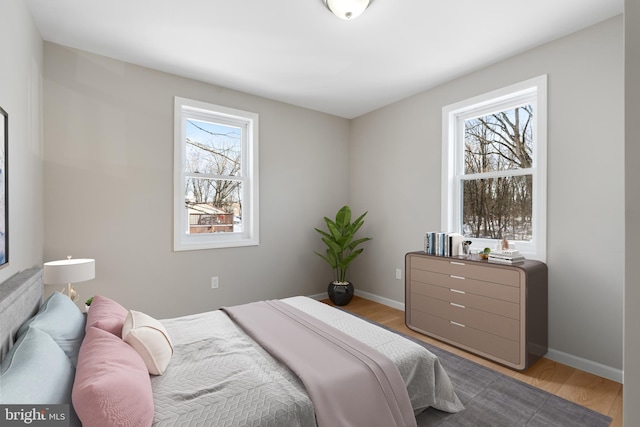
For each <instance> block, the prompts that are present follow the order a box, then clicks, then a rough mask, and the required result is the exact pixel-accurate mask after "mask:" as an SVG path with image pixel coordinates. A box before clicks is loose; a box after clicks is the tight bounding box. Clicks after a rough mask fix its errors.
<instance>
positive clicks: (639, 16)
mask: <svg viewBox="0 0 640 427" xmlns="http://www.w3.org/2000/svg"><path fill="white" fill-rule="evenodd" d="M639 24H640V4H638V2H637V1H635V0H627V1H625V9H624V30H625V39H624V41H625V45H624V48H625V84H624V88H625V160H626V162H625V202H626V218H625V237H626V241H625V247H626V250H625V294H624V297H625V298H624V300H625V310H624V318H625V329H624V405H623V408H624V425H625V426H638V425H640V407H639V406H638V400H639V399H638V398H639V396H640V363H638V360H639V359H638V355H639V354H640V334H639V333H638V326H637V325H638V324H640V311H639V310H638V307H636V303H637V302H638V301H640V279H639V277H640V263H638V260H637V257H636V256H635V254H636V252H637V248H636V244H635V242H637V241H638V239H639V238H640V195H639V194H638V188H639V187H640V169H639V168H638V159H640V138H639V137H638V129H637V127H638V126H637V124H638V121H639V120H640V25H639Z"/></svg>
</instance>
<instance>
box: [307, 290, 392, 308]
mask: <svg viewBox="0 0 640 427" xmlns="http://www.w3.org/2000/svg"><path fill="white" fill-rule="evenodd" d="M355 294H356V295H357V296H359V297H362V298H364V299H368V300H371V301H375V302H377V303H380V304H384V305H388V306H389V307H391V308H395V309H396V310H402V311H404V303H402V302H399V301H396V300H393V299H391V298H385V297H381V296H378V295H376V294H372V293H369V292H365V291H359V290H358V289H356V290H355ZM307 296H308V297H309V298H313V299H315V300H318V301H319V300H323V299H327V298H328V296H327V293H326V292H323V293H321V294H314V295H307Z"/></svg>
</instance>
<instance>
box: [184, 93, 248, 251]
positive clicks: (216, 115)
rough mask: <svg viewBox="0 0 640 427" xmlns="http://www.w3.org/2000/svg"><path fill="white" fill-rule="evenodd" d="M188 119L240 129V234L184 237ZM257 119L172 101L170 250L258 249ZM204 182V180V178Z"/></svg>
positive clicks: (235, 111)
mask: <svg viewBox="0 0 640 427" xmlns="http://www.w3.org/2000/svg"><path fill="white" fill-rule="evenodd" d="M189 118H194V119H199V120H207V121H211V122H216V123H222V124H225V125H229V124H233V125H234V126H239V127H241V128H242V129H243V130H244V131H243V135H242V144H241V145H242V154H241V162H242V166H241V170H242V174H241V177H240V179H239V180H240V181H242V232H229V233H202V234H189V233H187V227H188V222H189V221H188V215H187V210H186V209H185V185H186V175H187V172H186V158H185V157H186V127H185V122H186V120H187V119H189ZM258 119H259V116H258V114H257V113H252V112H248V111H243V110H238V109H234V108H229V107H224V106H221V105H215V104H210V103H207V102H202V101H196V100H192V99H187V98H181V97H178V96H176V97H175V99H174V166H173V167H174V170H173V177H174V181H173V209H174V211H173V250H174V251H189V250H201V249H218V248H232V247H241V246H257V245H259V243H260V240H259V216H258V213H259V212H258V211H259V210H258V134H259V132H258V129H259V126H258V124H259V123H258ZM204 178H206V177H204Z"/></svg>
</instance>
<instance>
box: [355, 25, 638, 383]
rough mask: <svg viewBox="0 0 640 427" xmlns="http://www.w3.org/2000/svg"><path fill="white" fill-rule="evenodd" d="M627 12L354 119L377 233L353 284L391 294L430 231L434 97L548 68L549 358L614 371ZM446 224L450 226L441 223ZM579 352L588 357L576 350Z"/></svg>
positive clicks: (364, 193) (436, 220)
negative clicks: (400, 270)
mask: <svg viewBox="0 0 640 427" xmlns="http://www.w3.org/2000/svg"><path fill="white" fill-rule="evenodd" d="M622 23H623V20H622V17H621V16H619V17H616V18H614V19H611V20H608V21H605V22H603V23H601V24H599V25H596V26H593V27H590V28H588V29H586V30H584V31H581V32H578V33H575V34H573V35H570V36H568V37H565V38H562V39H559V40H557V41H554V42H552V43H549V44H547V45H544V46H542V47H539V48H537V49H533V50H530V51H527V52H525V53H522V54H521V55H518V56H515V57H513V58H511V59H508V60H506V61H503V62H500V63H498V64H496V65H494V66H491V67H488V68H486V69H483V70H479V71H477V72H474V73H471V74H469V75H467V76H465V77H463V78H460V79H457V80H454V81H451V82H449V83H447V84H444V85H441V86H439V87H437V88H435V89H433V90H429V91H426V92H423V93H420V94H418V95H416V96H413V97H411V98H408V99H405V100H402V101H400V102H398V103H395V104H393V105H390V106H388V107H386V108H382V109H380V110H378V111H375V112H372V113H370V114H367V115H365V116H362V117H359V118H357V119H354V120H353V122H352V129H351V132H352V133H351V175H350V189H349V190H350V192H349V194H350V200H351V204H352V206H353V208H354V209H355V210H359V211H364V210H368V211H369V215H368V222H367V224H366V229H365V232H366V233H368V234H369V235H372V236H373V237H374V240H373V241H372V242H371V244H370V246H369V249H368V250H367V251H365V253H364V254H363V260H362V261H359V262H358V263H356V265H355V266H354V276H355V278H356V279H355V280H357V283H356V285H357V286H358V289H361V290H363V291H366V292H370V293H372V294H375V295H379V296H382V297H386V298H389V299H392V300H396V301H402V300H403V298H404V292H403V291H404V289H403V282H402V281H401V280H396V279H395V278H394V273H395V269H396V268H399V267H402V266H403V262H404V254H405V253H406V252H409V251H414V250H420V249H421V248H422V245H423V236H424V232H425V231H428V230H438V229H440V227H441V224H440V193H441V151H442V150H441V144H442V142H441V141H442V139H441V118H442V107H443V106H446V105H448V104H451V103H454V102H457V101H460V100H463V99H467V98H470V97H473V96H476V95H479V94H482V93H485V92H489V91H492V90H495V89H498V88H501V87H504V86H508V85H510V84H513V83H516V82H519V81H523V80H526V79H529V78H531V77H535V76H538V75H541V74H547V75H548V116H549V119H548V175H547V177H548V202H547V212H548V220H547V222H548V250H547V264H548V266H549V344H550V348H551V349H552V350H551V351H550V353H549V357H551V358H554V359H556V360H559V361H562V362H565V363H569V364H571V365H573V366H577V367H581V368H583V369H587V370H591V371H594V370H595V371H596V372H598V373H599V374H600V375H605V376H608V377H610V378H617V379H618V380H620V379H621V370H622V348H623V345H622V344H623V341H622V338H623V337H622V331H623V328H622V326H623V318H622V309H623V290H624V274H623V273H624V234H625V233H624V231H625V230H624V170H623V167H622V166H623V164H624V133H623V129H624V120H623V116H624V98H623V29H622V28H623V25H622ZM445 231H446V230H445ZM582 359H585V360H582Z"/></svg>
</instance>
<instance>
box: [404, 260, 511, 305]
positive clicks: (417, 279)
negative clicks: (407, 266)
mask: <svg viewBox="0 0 640 427" xmlns="http://www.w3.org/2000/svg"><path fill="white" fill-rule="evenodd" d="M411 282H412V283H411V286H412V287H413V286H417V285H419V284H420V283H426V284H429V285H434V286H440V287H443V288H446V289H455V290H459V291H463V292H466V293H469V294H476V295H483V296H486V297H490V298H495V299H499V300H503V301H509V302H512V303H519V302H520V287H519V286H509V285H503V284H500V283H492V282H483V281H481V280H476V279H469V278H465V277H462V276H451V275H449V274H443V273H436V272H433V271H427V270H417V269H414V268H412V269H411ZM518 283H519V281H518Z"/></svg>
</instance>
